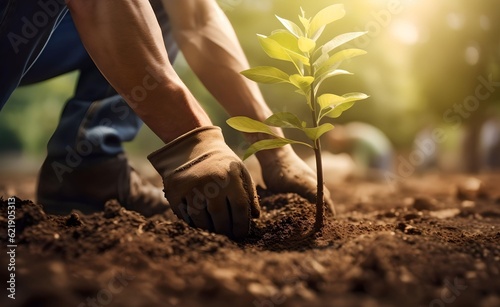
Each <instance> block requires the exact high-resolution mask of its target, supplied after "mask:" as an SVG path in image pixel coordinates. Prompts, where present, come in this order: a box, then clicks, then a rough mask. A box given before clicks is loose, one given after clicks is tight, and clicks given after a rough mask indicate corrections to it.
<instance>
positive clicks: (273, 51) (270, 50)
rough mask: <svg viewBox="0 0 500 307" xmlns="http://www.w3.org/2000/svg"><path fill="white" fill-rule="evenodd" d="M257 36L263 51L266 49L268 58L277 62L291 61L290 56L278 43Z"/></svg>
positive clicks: (262, 36)
mask: <svg viewBox="0 0 500 307" xmlns="http://www.w3.org/2000/svg"><path fill="white" fill-rule="evenodd" d="M257 36H258V38H259V42H260V45H261V46H262V49H264V51H265V52H266V53H267V55H268V56H270V57H271V58H273V59H277V60H283V61H291V59H290V56H289V55H288V54H287V52H286V51H285V49H284V48H283V47H282V46H281V45H280V44H279V43H278V42H277V41H275V40H274V39H271V38H269V37H267V36H264V35H261V34H258V35H257Z"/></svg>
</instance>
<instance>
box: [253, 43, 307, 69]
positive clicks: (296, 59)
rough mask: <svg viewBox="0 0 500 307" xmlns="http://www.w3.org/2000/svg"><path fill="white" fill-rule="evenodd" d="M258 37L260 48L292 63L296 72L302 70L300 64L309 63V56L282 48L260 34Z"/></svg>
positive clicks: (270, 54)
mask: <svg viewBox="0 0 500 307" xmlns="http://www.w3.org/2000/svg"><path fill="white" fill-rule="evenodd" d="M258 38H259V42H260V44H261V46H262V49H264V51H265V52H266V53H267V55H268V56H270V57H271V58H273V59H277V60H283V61H288V62H292V63H294V65H295V67H296V68H297V71H298V72H301V71H302V70H301V65H310V63H309V58H307V57H305V56H303V55H301V54H298V53H296V52H294V51H292V50H289V49H287V48H284V47H283V46H281V45H280V43H278V42H277V41H275V40H274V39H272V38H270V37H267V36H264V35H260V34H259V35H258Z"/></svg>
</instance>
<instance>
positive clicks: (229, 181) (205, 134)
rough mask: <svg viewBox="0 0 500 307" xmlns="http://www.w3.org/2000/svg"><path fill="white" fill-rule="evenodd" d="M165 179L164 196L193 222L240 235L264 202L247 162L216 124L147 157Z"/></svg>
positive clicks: (244, 232) (176, 210) (235, 235)
mask: <svg viewBox="0 0 500 307" xmlns="http://www.w3.org/2000/svg"><path fill="white" fill-rule="evenodd" d="M148 159H149V161H150V162H151V164H153V166H154V167H155V169H156V170H157V171H158V173H160V175H161V176H162V178H163V185H164V187H165V189H164V191H165V197H166V198H167V200H168V201H169V203H170V206H171V207H172V210H173V211H174V213H175V214H176V215H177V216H178V217H179V218H181V219H183V220H184V221H186V222H187V223H188V224H189V225H191V226H194V227H198V228H201V229H205V230H209V231H214V232H217V233H221V234H225V235H227V236H228V237H231V238H242V237H245V236H247V235H248V233H249V231H250V219H251V218H252V217H258V216H259V214H260V206H259V202H258V198H257V194H256V192H255V185H254V183H253V181H252V177H251V176H250V174H249V173H248V171H247V169H246V168H245V165H244V164H243V162H242V161H241V160H240V158H238V156H236V154H235V153H234V152H233V151H232V150H231V149H230V148H229V147H228V146H227V145H226V143H225V142H224V138H223V136H222V132H221V130H220V128H218V127H201V128H197V129H194V130H192V131H190V132H188V133H186V134H184V135H182V136H180V137H178V138H177V139H175V140H173V141H172V142H170V143H168V144H167V145H166V146H165V147H163V148H161V149H160V150H158V151H156V152H154V153H152V154H151V155H149V156H148Z"/></svg>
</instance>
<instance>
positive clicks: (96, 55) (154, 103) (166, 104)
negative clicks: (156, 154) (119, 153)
mask: <svg viewBox="0 0 500 307" xmlns="http://www.w3.org/2000/svg"><path fill="white" fill-rule="evenodd" d="M68 7H69V9H70V11H71V14H72V17H73V19H74V21H75V25H76V26H77V29H78V32H79V34H80V37H81V39H82V41H83V43H84V45H85V47H86V48H87V50H88V52H89V54H90V56H91V57H92V59H93V60H94V62H95V63H96V65H97V67H98V68H99V69H100V70H101V72H102V73H103V75H104V76H105V77H106V78H107V80H108V81H109V82H110V84H111V85H112V86H113V87H114V88H115V89H116V91H117V92H118V93H119V94H121V95H122V96H123V97H124V98H125V100H126V101H127V103H129V105H130V106H131V107H132V108H133V109H134V111H135V112H136V113H137V114H138V115H139V116H140V117H141V118H142V120H143V121H144V122H145V123H146V124H147V125H148V126H149V127H150V128H151V129H152V130H153V131H154V132H155V133H156V134H157V135H158V136H159V137H160V138H161V139H162V140H163V141H164V142H169V141H171V140H173V139H175V138H176V137H177V136H179V135H181V134H183V133H185V132H188V131H190V130H192V129H194V128H197V127H201V126H207V125H211V122H210V119H209V118H208V116H207V115H206V113H205V112H204V111H203V109H202V108H201V107H200V106H199V104H198V103H197V101H196V99H195V98H194V97H193V96H192V94H191V93H190V92H189V91H188V90H187V88H186V86H185V85H184V84H183V83H182V81H181V80H180V78H179V77H178V76H177V74H176V73H175V71H174V70H173V68H172V65H171V64H170V62H169V60H168V56H167V52H166V50H165V47H164V44H163V38H162V34H161V31H160V27H159V25H158V23H157V20H156V17H155V15H154V12H153V10H152V8H151V5H150V4H149V1H148V0H114V1H101V0H71V1H69V2H68Z"/></svg>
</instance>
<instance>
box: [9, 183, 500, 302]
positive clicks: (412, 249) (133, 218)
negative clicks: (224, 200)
mask: <svg viewBox="0 0 500 307" xmlns="http://www.w3.org/2000/svg"><path fill="white" fill-rule="evenodd" d="M467 178H468V177H465V176H458V175H453V176H452V175H441V176H437V175H426V176H424V177H415V178H412V179H407V180H405V181H404V182H399V183H398V184H397V185H396V186H392V187H391V186H389V185H387V184H386V183H370V182H347V183H344V184H342V185H339V186H337V187H336V188H335V189H334V190H333V191H332V192H333V195H334V199H335V202H336V203H337V208H338V211H339V215H338V217H337V219H336V220H332V219H331V217H328V220H327V223H326V227H325V229H324V232H323V235H322V236H318V237H317V238H315V239H312V240H305V241H304V240H301V239H300V238H301V235H302V234H303V233H304V232H305V231H307V230H308V229H309V228H310V227H311V225H312V223H313V207H312V205H310V204H308V203H306V202H305V201H304V200H303V199H302V198H300V197H298V196H296V195H293V194H283V195H267V194H266V193H265V192H262V193H261V194H262V195H261V197H262V206H263V208H264V213H263V215H262V217H261V219H260V220H258V221H255V225H254V230H253V233H252V235H251V237H250V238H248V239H247V240H246V241H245V242H232V241H230V240H229V239H227V238H226V237H224V236H220V235H214V234H209V233H206V232H203V231H200V230H197V229H192V228H189V227H188V226H186V225H185V224H184V223H182V222H178V221H175V220H174V219H173V217H172V216H170V215H168V214H167V215H165V216H159V217H154V218H150V219H145V218H144V217H142V216H141V215H139V214H136V213H134V212H129V211H126V210H124V209H122V208H121V207H120V206H119V204H117V203H113V202H110V203H108V205H107V207H106V210H105V212H102V213H98V214H94V215H80V214H78V213H74V214H72V215H71V216H64V217H55V216H50V215H46V214H45V213H44V211H43V209H42V207H41V206H39V205H35V204H33V203H31V202H30V201H21V200H20V199H18V200H17V201H16V205H17V212H16V226H17V237H16V239H17V243H18V247H17V250H16V274H17V275H16V287H17V292H16V300H15V301H12V300H10V299H7V298H6V295H7V292H6V291H5V290H4V288H5V287H2V294H1V297H0V306H124V307H126V306H149V307H150V306H266V307H268V306H485V307H489V306H500V175H499V174H496V175H495V174H490V175H482V176H479V177H477V178H479V179H480V180H481V181H482V185H483V188H482V189H481V190H479V191H478V190H477V189H475V188H474V184H475V183H477V182H472V188H470V191H465V192H464V193H462V194H461V195H457V187H459V186H462V185H463V184H464V182H467ZM469 183H470V182H469ZM3 188H4V191H3V193H15V192H16V188H15V187H5V186H4V187H3ZM1 189H2V187H1V186H0V190H1ZM9 189H10V190H9ZM3 196H4V201H2V202H1V205H0V213H1V218H0V238H1V240H2V242H3V243H2V244H1V246H0V252H1V254H0V260H1V266H0V279H1V280H2V282H4V281H6V280H8V276H7V273H8V272H7V270H6V268H7V257H6V251H5V249H6V247H5V246H6V244H5V242H6V235H7V230H6V223H7V220H6V216H7V214H6V201H5V198H6V197H7V196H10V195H5V194H3ZM4 285H5V282H4Z"/></svg>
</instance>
